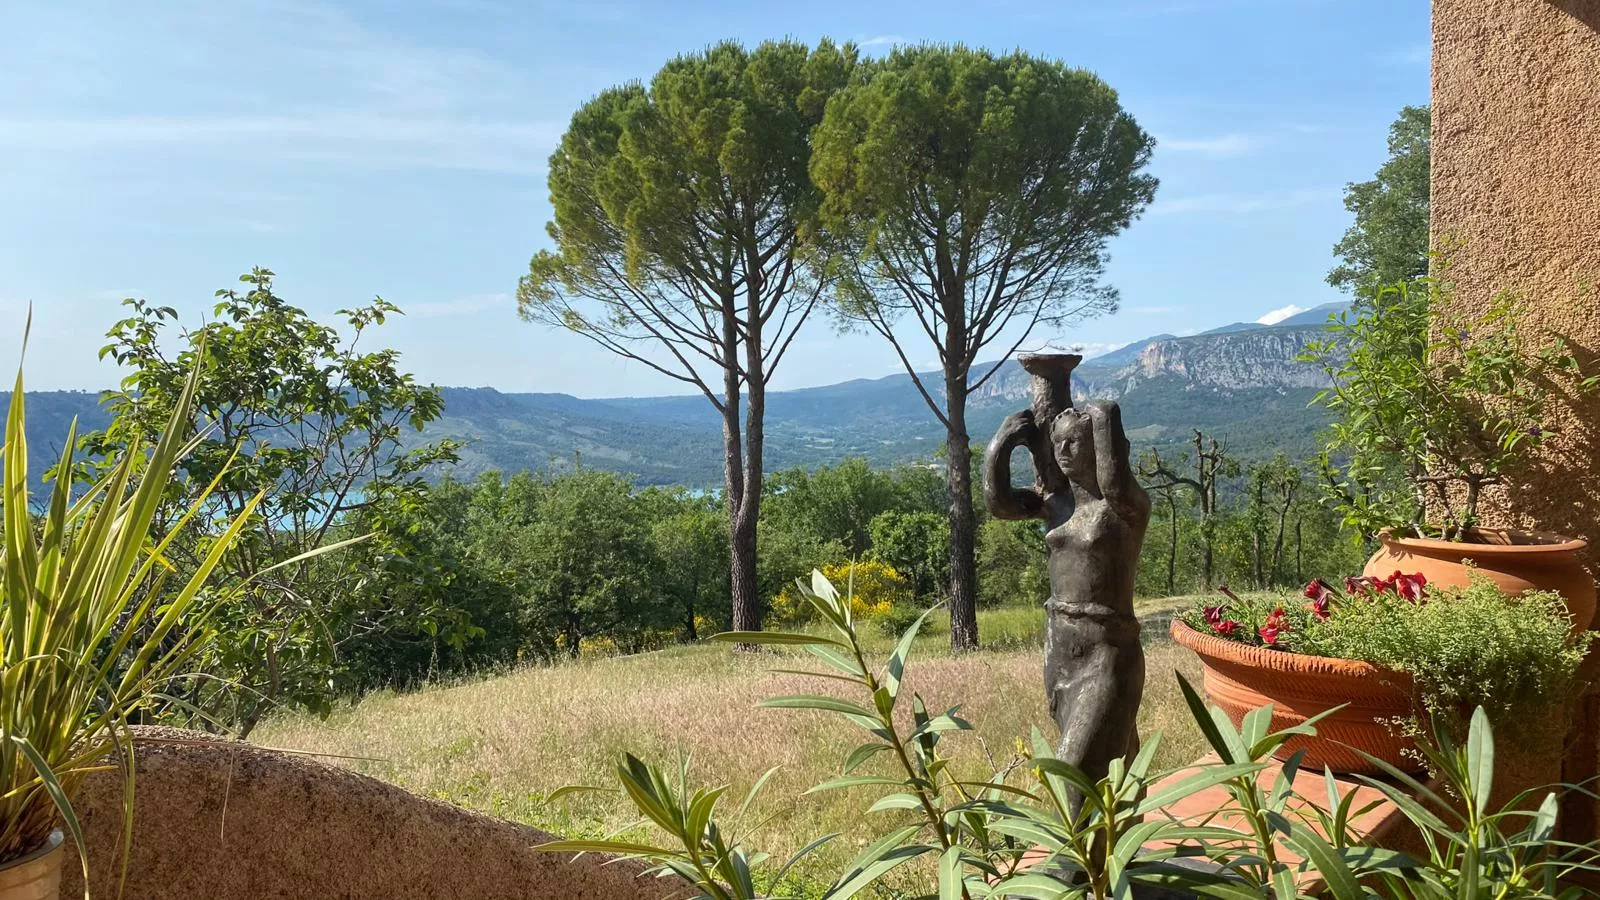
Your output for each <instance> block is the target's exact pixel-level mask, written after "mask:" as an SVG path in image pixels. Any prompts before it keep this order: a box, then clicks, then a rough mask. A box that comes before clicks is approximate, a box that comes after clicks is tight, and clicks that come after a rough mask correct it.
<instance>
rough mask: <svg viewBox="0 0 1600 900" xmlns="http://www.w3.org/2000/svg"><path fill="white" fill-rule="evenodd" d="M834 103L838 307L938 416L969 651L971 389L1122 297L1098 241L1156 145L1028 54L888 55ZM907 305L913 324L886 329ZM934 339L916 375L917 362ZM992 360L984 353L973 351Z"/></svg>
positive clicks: (1139, 200) (1118, 110)
mask: <svg viewBox="0 0 1600 900" xmlns="http://www.w3.org/2000/svg"><path fill="white" fill-rule="evenodd" d="M858 76H859V77H857V78H856V79H855V80H854V82H853V83H852V84H851V85H850V86H849V87H848V88H846V89H845V90H843V91H841V92H840V93H839V95H838V96H836V97H835V98H834V100H833V101H832V102H831V103H829V104H828V113H827V117H826V119H825V120H824V122H823V124H822V127H821V128H820V129H818V132H817V138H816V149H815V152H814V154H813V157H812V165H811V173H812V177H813V178H814V179H815V180H816V182H817V183H818V185H820V186H821V187H822V189H823V191H824V192H825V194H826V200H825V202H824V205H823V211H824V216H823V221H824V226H825V228H826V229H827V237H828V238H829V244H828V245H829V246H830V247H831V248H832V249H833V250H834V251H835V256H834V259H835V261H836V262H837V263H838V265H839V272H838V274H839V275H840V276H841V286H842V287H841V291H840V296H839V311H840V313H841V315H842V316H843V318H844V320H845V321H847V322H850V323H855V324H859V325H861V326H864V327H866V328H869V329H871V330H872V331H875V332H877V333H878V334H880V335H882V336H883V337H884V338H885V339H886V340H888V341H889V342H890V344H891V345H892V346H893V347H894V349H895V352H896V354H897V355H898V356H899V358H900V361H901V363H902V364H903V365H904V366H905V369H906V371H907V372H908V373H910V375H911V377H912V380H913V381H914V382H915V383H916V385H917V389H918V390H919V391H920V392H921V393H922V397H923V399H924V400H925V401H926V402H927V404H928V407H929V408H930V409H932V410H933V413H934V415H935V416H937V417H938V419H939V421H940V422H941V423H942V424H943V425H944V426H945V431H946V443H947V454H946V459H947V462H948V466H949V468H948V478H947V483H948V489H949V498H950V507H949V518H950V568H951V572H950V613H951V628H950V642H951V646H952V647H954V648H956V649H963V650H964V649H970V648H972V647H975V646H977V643H978V632H977V615H976V583H977V582H976V572H975V555H974V546H975V534H976V527H977V519H976V515H975V511H974V507H973V502H972V470H971V469H972V467H971V453H970V449H969V448H970V443H971V441H970V437H969V435H968V434H967V420H966V409H967V398H968V397H969V396H970V395H971V394H972V392H973V391H975V390H977V389H979V388H981V387H982V386H983V384H984V383H986V382H987V381H988V380H989V379H990V378H991V377H993V375H994V373H995V372H997V371H998V370H999V368H1000V366H1001V365H1002V364H1003V363H1004V361H1005V360H1006V359H1007V358H1009V357H1010V355H1011V354H1012V352H1014V351H1015V350H1016V349H1017V348H1018V347H1019V346H1021V345H1022V343H1023V342H1024V341H1026V340H1028V338H1029V337H1030V336H1032V335H1033V334H1034V333H1035V332H1036V330H1037V329H1038V328H1040V327H1047V328H1053V327H1060V326H1062V325H1065V324H1067V323H1070V322H1072V321H1075V320H1077V319H1080V318H1082V317H1085V316H1091V315H1096V314H1099V313H1103V312H1107V311H1110V310H1112V309H1115V307H1116V292H1115V291H1114V290H1113V289H1112V288H1110V287H1108V286H1106V285H1104V284H1103V283H1101V277H1102V275H1103V274H1104V270H1105V262H1106V253H1105V244H1106V240H1107V239H1108V238H1109V237H1111V236H1112V235H1114V234H1116V233H1117V232H1119V231H1121V230H1122V229H1123V228H1126V227H1127V226H1128V224H1129V223H1130V222H1132V221H1133V219H1134V218H1135V217H1136V216H1138V215H1139V213H1140V212H1141V211H1142V210H1143V208H1144V207H1145V205H1146V204H1148V203H1149V202H1150V200H1151V198H1152V197H1153V196H1154V193H1155V187H1156V181H1155V179H1154V178H1153V177H1151V176H1149V175H1145V174H1141V173H1142V170H1143V169H1144V167H1145V165H1146V163H1147V162H1148V161H1149V159H1150V152H1151V148H1152V146H1153V144H1154V141H1153V140H1152V139H1151V138H1150V136H1149V135H1147V134H1145V132H1144V131H1142V130H1141V129H1140V128H1139V126H1138V125H1137V124H1136V123H1135V122H1134V120H1133V117H1132V116H1130V115H1128V114H1127V113H1126V112H1124V111H1123V109H1122V107H1121V106H1120V105H1119V103H1118V102H1117V95H1116V92H1115V91H1113V90H1112V89H1111V88H1110V87H1108V86H1107V85H1106V84H1105V83H1104V82H1102V81H1101V80H1100V79H1099V78H1096V77H1095V76H1094V75H1092V74H1090V73H1089V72H1086V71H1084V70H1081V69H1071V68H1068V67H1066V66H1065V65H1062V64H1061V63H1058V62H1052V61H1047V60H1041V59H1035V58H1033V57H1030V56H1027V55H1024V54H1022V53H1013V54H1010V55H1007V56H998V57H997V56H994V55H993V54H990V53H988V52H985V51H981V50H969V49H967V48H964V47H935V46H923V47H915V48H910V49H904V50H897V51H895V52H894V53H893V54H891V55H890V56H889V57H888V58H886V59H884V60H882V61H880V62H877V63H874V64H871V65H870V66H867V65H863V67H862V68H861V71H860V72H858ZM905 317H909V318H910V320H911V321H912V322H913V323H914V327H912V328H911V329H910V331H909V332H906V331H897V330H896V325H897V324H898V323H899V322H900V321H901V320H902V319H903V318H905ZM919 341H926V342H928V343H931V344H932V345H933V347H934V349H935V351H936V353H937V355H938V358H939V365H940V369H941V373H940V377H939V380H938V381H937V382H934V383H927V382H926V381H925V380H924V378H923V377H922V375H921V374H919V373H918V371H917V368H918V367H917V365H916V363H914V362H913V360H920V359H922V358H924V353H925V351H921V350H917V349H916V348H915V347H914V346H913V344H914V343H916V342H919ZM984 353H992V354H994V355H995V357H997V358H996V359H993V360H991V361H990V362H987V363H985V364H984V365H981V366H980V365H978V357H979V356H980V355H982V354H984Z"/></svg>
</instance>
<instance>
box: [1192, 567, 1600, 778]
mask: <svg viewBox="0 0 1600 900" xmlns="http://www.w3.org/2000/svg"><path fill="white" fill-rule="evenodd" d="M1222 591H1223V594H1224V596H1223V598H1222V599H1221V600H1220V601H1219V602H1218V603H1216V604H1205V605H1199V606H1196V607H1193V608H1191V609H1189V610H1187V611H1185V612H1183V613H1181V614H1179V615H1178V616H1177V617H1176V618H1175V619H1174V620H1173V623H1172V637H1173V640H1175V641H1176V642H1177V643H1179V644H1181V645H1183V646H1185V647H1188V648H1189V649H1191V650H1193V651H1195V653H1196V654H1198V655H1199V656H1200V659H1201V662H1202V664H1203V666H1204V673H1205V682H1204V686H1205V689H1206V693H1207V694H1208V695H1209V696H1210V697H1211V700H1212V702H1213V703H1215V704H1216V705H1217V706H1218V707H1219V708H1221V709H1222V710H1223V711H1225V712H1226V713H1227V714H1228V715H1229V717H1230V718H1232V719H1233V720H1234V721H1235V722H1241V721H1242V720H1243V717H1244V715H1245V713H1247V712H1249V711H1250V710H1252V709H1255V708H1257V707H1260V706H1264V705H1266V704H1269V703H1270V704H1271V706H1272V727H1273V728H1277V729H1282V728H1289V727H1293V726H1295V725H1298V724H1300V723H1301V722H1303V721H1305V720H1306V719H1308V718H1311V717H1313V716H1316V715H1318V714H1321V713H1324V712H1325V711H1327V710H1329V709H1333V708H1335V707H1340V706H1341V705H1342V707H1343V708H1341V709H1338V710H1337V711H1335V712H1334V713H1332V714H1330V715H1328V716H1327V717H1326V718H1324V719H1322V720H1321V721H1320V722H1319V723H1318V725H1317V733H1316V735H1315V736H1299V737H1296V738H1293V739H1291V740H1290V741H1289V742H1288V743H1286V744H1284V746H1283V747H1282V748H1280V750H1279V757H1280V758H1283V759H1287V758H1288V757H1289V756H1291V755H1293V754H1294V753H1296V752H1298V751H1304V753H1305V756H1304V759H1303V760H1302V765H1304V766H1309V767H1311V768H1312V769H1313V770H1315V769H1317V768H1321V767H1322V766H1324V765H1326V766H1327V767H1329V768H1330V769H1332V770H1333V771H1335V772H1347V773H1362V774H1381V773H1382V772H1383V767H1384V766H1385V765H1387V766H1392V767H1395V768H1399V769H1402V770H1411V771H1414V770H1416V769H1418V768H1420V767H1421V765H1422V763H1423V759H1422V758H1421V757H1420V756H1418V755H1417V754H1416V753H1415V751H1414V742H1413V740H1412V737H1413V736H1414V735H1415V734H1416V733H1417V732H1418V731H1419V723H1422V722H1428V723H1431V724H1432V725H1434V726H1442V727H1445V728H1453V727H1459V726H1461V725H1462V724H1463V722H1464V719H1463V718H1462V716H1463V714H1464V713H1466V712H1469V711H1470V710H1472V709H1473V708H1476V707H1482V708H1484V709H1485V710H1486V711H1487V713H1488V714H1489V715H1490V717H1491V718H1492V719H1494V720H1496V721H1497V722H1502V723H1506V724H1507V725H1508V726H1514V727H1515V728H1516V729H1517V732H1518V734H1519V736H1520V737H1521V738H1522V745H1523V746H1524V747H1528V748H1530V749H1534V750H1537V751H1538V752H1536V753H1534V754H1533V755H1532V757H1530V758H1533V757H1536V758H1538V759H1541V760H1549V759H1557V760H1558V759H1559V753H1557V752H1555V751H1557V750H1559V745H1560V742H1561V739H1562V737H1563V736H1564V735H1565V726H1564V721H1563V720H1564V714H1563V709H1562V708H1561V701H1560V699H1559V698H1564V697H1566V696H1568V695H1569V693H1570V691H1571V688H1572V686H1573V684H1574V682H1575V680H1576V679H1577V678H1578V667H1579V664H1580V663H1581V662H1582V660H1583V656H1584V653H1585V652H1586V650H1587V648H1588V644H1589V635H1588V634H1587V633H1581V634H1578V633H1574V632H1573V631H1572V616H1571V613H1570V612H1569V611H1568V610H1567V607H1566V603H1565V602H1564V601H1563V600H1562V598H1561V597H1560V596H1559V595H1557V594H1555V593H1553V592H1548V591H1530V592H1524V593H1522V594H1515V595H1512V594H1507V593H1505V592H1503V591H1501V590H1500V589H1499V587H1498V586H1497V585H1496V584H1495V583H1494V582H1493V581H1492V580H1490V579H1489V578H1487V577H1485V576H1474V577H1473V578H1472V579H1471V580H1470V581H1469V583H1468V585H1467V586H1466V587H1455V586H1438V585H1433V584H1430V583H1429V582H1428V579H1427V577H1426V576H1424V575H1421V574H1420V573H1410V574H1404V573H1400V572H1395V573H1393V574H1392V575H1391V576H1390V577H1388V578H1381V579H1380V578H1373V577H1369V576H1362V577H1358V578H1349V579H1346V580H1345V585H1344V589H1343V590H1342V591H1341V590H1337V589H1335V588H1333V587H1332V586H1330V585H1328V584H1327V583H1326V582H1323V581H1321V580H1320V579H1319V580H1317V581H1313V582H1312V583H1311V584H1309V585H1307V586H1306V589H1305V591H1304V596H1303V597H1299V598H1294V599H1292V600H1291V599H1289V598H1285V597H1282V596H1275V595H1265V596H1255V597H1248V598H1245V597H1240V596H1238V595H1236V594H1234V593H1232V592H1231V591H1228V590H1227V588H1223V589H1222Z"/></svg>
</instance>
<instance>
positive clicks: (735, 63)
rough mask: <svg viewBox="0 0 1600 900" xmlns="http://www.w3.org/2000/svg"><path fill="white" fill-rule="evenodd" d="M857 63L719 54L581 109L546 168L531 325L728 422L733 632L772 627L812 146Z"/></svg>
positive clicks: (789, 51)
mask: <svg viewBox="0 0 1600 900" xmlns="http://www.w3.org/2000/svg"><path fill="white" fill-rule="evenodd" d="M854 62H855V49H854V48H853V47H851V46H849V45H846V46H843V47H838V46H835V45H833V44H832V43H829V42H827V41H824V42H823V43H821V44H820V45H818V47H817V48H816V49H815V50H808V49H807V48H806V47H805V46H803V45H801V44H797V43H794V42H789V41H785V42H772V43H765V44H762V45H761V46H760V47H758V48H756V49H755V50H754V51H749V50H746V49H744V48H743V47H741V46H739V45H738V44H735V43H723V44H719V45H717V46H715V47H712V48H711V49H709V50H707V51H705V52H703V53H697V54H693V55H689V56H682V57H679V58H677V59H675V60H673V61H672V62H670V63H668V64H667V65H666V66H665V67H663V68H662V69H661V71H660V72H658V73H657V74H656V76H655V78H654V79H653V80H652V81H651V82H650V84H649V85H648V86H647V85H642V84H628V85H624V86H622V87H617V88H612V89H610V90H607V91H604V92H603V93H601V94H600V95H599V96H598V97H595V98H594V99H593V100H591V101H589V102H588V103H586V104H584V106H583V107H582V108H581V109H579V110H578V112H577V113H576V114H574V115H573V117H572V124H571V126H570V127H569V128H568V130H567V133H566V135H565V136H564V137H563V138H562V140H561V146H560V148H559V149H557V150H556V152H555V154H554V155H553V156H551V157H550V182H549V183H550V200H551V204H552V205H553V206H554V207H555V219H554V221H552V222H551V223H550V225H549V232H550V238H551V240H552V241H554V243H555V249H554V250H552V251H541V252H540V253H539V254H537V255H536V256H534V258H533V261H532V263H531V264H530V268H529V272H528V274H527V275H526V276H524V277H523V279H522V281H521V284H520V285H519V288H518V292H517V302H518V308H519V309H520V311H521V313H522V315H523V316H524V317H525V318H528V319H530V320H533V321H537V322H543V323H545V324H547V325H552V326H557V327H561V328H567V329H570V330H572V331H574V332H577V333H578V334H581V335H584V336H585V337H588V338H590V339H591V340H593V341H595V342H596V343H598V344H599V345H601V346H602V347H605V348H606V349H607V350H610V351H611V352H613V353H616V354H618V355H619V356H623V357H626V358H628V359H631V360H634V361H635V362H638V363H641V364H643V365H645V366H647V367H649V368H651V369H654V370H655V371H657V372H660V373H661V374H663V375H666V376H668V377H670V378H673V379H675V380H677V381H681V382H683V383H685V384H688V385H691V386H693V387H694V388H695V389H696V390H698V391H700V393H702V394H704V395H705V397H706V399H707V400H709V401H710V402H711V405H712V406H714V407H716V409H717V411H718V412H719V413H720V414H721V415H722V429H723V459H724V471H725V475H726V478H725V486H724V495H725V496H724V500H725V501H726V502H727V505H728V512H729V516H728V520H729V523H728V528H729V544H730V553H729V556H730V570H731V575H732V595H733V627H734V628H735V629H738V630H759V629H760V627H761V621H760V604H759V597H758V595H757V584H756V521H757V518H758V516H759V513H760V506H761V482H762V473H763V468H762V466H763V414H764V412H765V409H766V390H767V383H768V382H769V381H770V379H771V378H772V372H773V369H774V368H775V367H776V366H777V364H778V362H779V360H780V359H782V357H783V354H784V351H786V350H787V349H788V347H789V345H790V342H791V341H792V340H793V339H794V336H795V333H796V332H797V331H798V329H799V328H800V326H801V324H802V323H804V322H805V320H806V317H807V316H808V315H809V314H810V313H811V310H812V309H813V307H814V305H815V303H816V301H817V298H818V296H819V294H820V292H821V291H822V287H823V281H822V280H821V279H820V278H818V277H816V276H815V274H814V273H812V272H810V271H809V269H808V267H807V266H806V264H805V255H804V253H803V249H804V237H805V235H806V233H807V224H808V222H809V221H810V220H811V218H812V216H813V214H814V213H815V210H816V208H817V204H818V199H819V198H818V194H817V191H816V189H815V188H814V187H813V185H812V182H811V179H810V177H809V176H808V174H807V166H808V164H809V162H810V155H811V144H810V138H811V132H812V129H813V128H814V127H815V126H816V125H817V123H818V122H820V121H821V119H822V112H823V108H824V106H825V105H826V103H827V100H828V97H829V96H830V95H831V94H832V93H833V91H834V90H835V89H836V88H837V87H838V86H839V85H841V84H843V83H844V80H845V78H846V77H847V76H848V74H849V72H850V70H851V67H852V66H853V65H854ZM741 406H742V407H743V409H742V410H741Z"/></svg>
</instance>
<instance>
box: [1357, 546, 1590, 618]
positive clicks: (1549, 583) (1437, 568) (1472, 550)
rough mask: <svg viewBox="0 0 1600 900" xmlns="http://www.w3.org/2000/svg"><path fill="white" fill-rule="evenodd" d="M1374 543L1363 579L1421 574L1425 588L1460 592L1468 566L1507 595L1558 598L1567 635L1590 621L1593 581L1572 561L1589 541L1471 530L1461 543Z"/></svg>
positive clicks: (1577, 563) (1466, 578) (1575, 561)
mask: <svg viewBox="0 0 1600 900" xmlns="http://www.w3.org/2000/svg"><path fill="white" fill-rule="evenodd" d="M1378 539H1379V540H1380V541H1382V542H1383V546H1382V547H1380V548H1379V549H1378V552H1377V553H1374V554H1373V555H1372V558H1371V559H1370V560H1368V561H1367V565H1366V568H1364V569H1362V574H1363V575H1370V576H1374V577H1378V578H1387V577H1389V576H1390V575H1393V574H1394V573H1395V572H1396V571H1401V572H1405V573H1408V574H1409V573H1412V572H1421V573H1422V574H1423V575H1426V576H1427V577H1428V583H1429V584H1434V585H1442V586H1447V587H1466V586H1467V584H1468V577H1467V575H1468V572H1470V571H1471V568H1470V567H1469V566H1468V565H1467V563H1468V561H1470V562H1472V563H1473V565H1474V566H1475V567H1476V568H1477V571H1479V572H1481V573H1483V574H1484V575H1487V576H1488V577H1489V578H1490V579H1491V580H1492V581H1494V583H1495V584H1497V585H1499V586H1500V589H1501V590H1503V591H1505V592H1506V593H1507V594H1513V595H1515V594H1521V593H1523V592H1524V591H1533V590H1541V591H1556V592H1558V593H1560V594H1561V596H1562V597H1563V598H1565V599H1566V601H1567V609H1568V610H1570V611H1571V612H1572V628H1573V631H1582V630H1584V629H1586V628H1588V627H1589V625H1590V623H1591V622H1593V621H1594V612H1595V587H1594V579H1592V578H1590V577H1589V573H1587V572H1585V571H1584V570H1583V565H1582V564H1581V563H1579V562H1578V553H1579V552H1581V551H1582V550H1583V549H1584V548H1585V547H1588V546H1589V542H1588V541H1585V540H1583V539H1581V538H1569V537H1564V536H1562V535H1558V534H1549V533H1546V532H1523V531H1497V530H1492V529H1486V528H1473V529H1469V530H1468V532H1467V540H1465V541H1437V540H1431V539H1427V538H1411V537H1397V536H1395V535H1392V534H1390V533H1389V532H1388V531H1384V532H1382V533H1380V534H1379V535H1378Z"/></svg>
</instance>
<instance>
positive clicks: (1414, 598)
mask: <svg viewBox="0 0 1600 900" xmlns="http://www.w3.org/2000/svg"><path fill="white" fill-rule="evenodd" d="M1393 580H1394V592H1395V593H1396V594H1399V595H1400V596H1401V597H1404V598H1405V599H1407V600H1409V601H1411V602H1412V603H1421V602H1422V589H1423V587H1425V586H1426V585H1427V583H1428V578H1427V576H1426V575H1423V574H1422V573H1421V572H1417V573H1416V574H1414V575H1401V574H1400V573H1399V572H1396V573H1394V579H1393Z"/></svg>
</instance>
